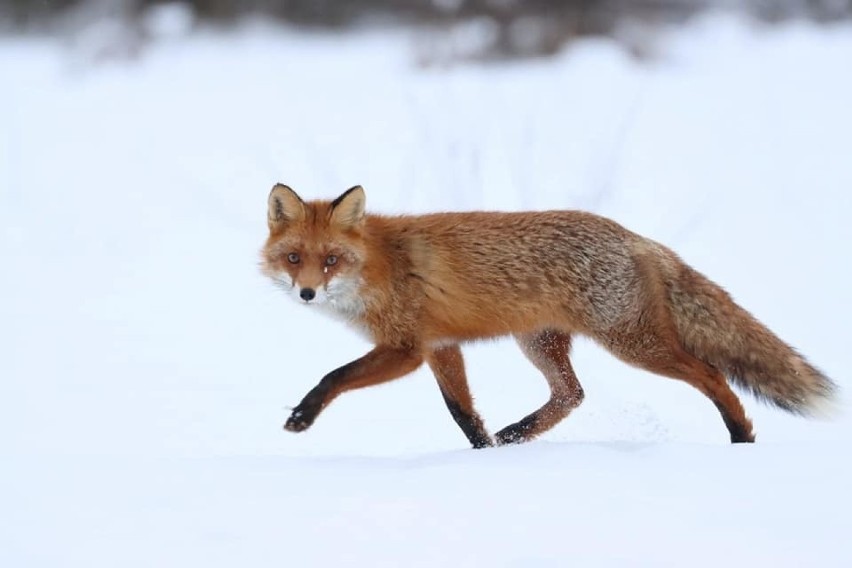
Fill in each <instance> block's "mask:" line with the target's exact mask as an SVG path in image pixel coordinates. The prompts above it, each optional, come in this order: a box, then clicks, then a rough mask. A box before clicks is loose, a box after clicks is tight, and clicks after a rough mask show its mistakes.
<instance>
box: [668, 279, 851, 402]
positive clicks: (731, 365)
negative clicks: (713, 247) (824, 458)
mask: <svg viewBox="0 0 852 568" xmlns="http://www.w3.org/2000/svg"><path fill="white" fill-rule="evenodd" d="M670 267H671V265H670ZM675 272H676V273H674V274H669V275H668V276H669V278H667V280H668V282H667V284H668V290H669V300H670V302H671V306H672V314H673V317H674V321H675V326H676V327H677V329H678V332H679V334H680V337H681V341H682V342H683V346H684V348H685V349H686V350H687V351H689V352H690V353H691V354H693V355H694V356H696V357H698V358H699V359H702V360H703V361H705V362H707V363H709V364H711V365H713V366H714V367H716V368H717V369H719V370H720V371H722V373H724V374H725V375H726V376H727V377H728V380H730V381H731V382H733V383H734V384H735V385H737V386H739V387H741V388H743V389H745V390H747V391H749V392H751V393H752V394H753V395H754V396H755V397H756V398H758V399H759V400H762V401H765V402H769V403H772V404H774V405H776V406H778V407H780V408H782V409H784V410H786V411H788V412H792V413H794V414H801V415H819V414H824V413H826V411H828V410H829V409H830V407H831V406H832V399H833V398H834V395H835V394H836V391H837V386H836V385H835V384H834V383H833V382H832V381H831V380H830V379H829V378H828V377H826V376H825V375H824V374H822V373H821V372H820V371H819V370H818V369H816V368H815V367H813V366H812V365H811V364H810V363H808V362H807V361H806V360H805V358H804V357H802V356H801V355H799V354H798V353H797V352H796V351H795V350H794V349H793V348H792V347H790V346H789V345H787V344H786V343H784V342H783V341H782V340H781V339H779V338H778V337H777V336H776V335H775V334H774V333H772V332H771V331H770V330H769V329H768V328H767V327H766V326H764V325H763V324H762V323H760V322H759V321H757V320H756V319H755V318H754V317H753V316H752V315H751V314H750V313H748V312H747V311H746V310H744V309H743V308H741V307H740V306H738V305H737V304H736V303H734V301H733V300H732V299H731V297H730V296H729V295H728V293H727V292H725V291H724V290H722V289H721V288H720V287H719V286H717V285H716V284H714V283H713V282H711V281H710V280H709V279H707V278H706V277H704V276H703V275H701V274H699V273H698V272H696V271H694V270H693V269H691V268H689V267H688V266H686V265H682V264H681V265H680V266H678V267H677V269H676V270H675Z"/></svg>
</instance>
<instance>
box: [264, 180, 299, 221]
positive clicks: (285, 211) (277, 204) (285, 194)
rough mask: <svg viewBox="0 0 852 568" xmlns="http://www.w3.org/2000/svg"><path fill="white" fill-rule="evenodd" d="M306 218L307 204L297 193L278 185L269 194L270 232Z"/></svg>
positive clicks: (268, 215) (268, 216) (268, 214)
mask: <svg viewBox="0 0 852 568" xmlns="http://www.w3.org/2000/svg"><path fill="white" fill-rule="evenodd" d="M304 218H305V202H304V201H302V198H301V197H299V196H298V195H297V194H296V192H295V191H293V190H292V189H290V188H289V187H287V186H286V185H283V184H280V183H276V184H275V187H273V188H272V191H271V192H270V193H269V211H268V213H267V221H268V222H269V230H270V231H275V230H276V229H280V228H282V227H283V226H284V225H286V224H287V223H293V222H295V221H301V220H302V219H304Z"/></svg>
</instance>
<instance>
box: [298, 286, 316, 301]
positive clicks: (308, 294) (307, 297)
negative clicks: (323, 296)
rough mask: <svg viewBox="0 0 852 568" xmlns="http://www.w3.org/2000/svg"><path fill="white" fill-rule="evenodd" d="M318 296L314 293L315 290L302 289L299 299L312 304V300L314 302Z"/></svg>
mask: <svg viewBox="0 0 852 568" xmlns="http://www.w3.org/2000/svg"><path fill="white" fill-rule="evenodd" d="M316 295H317V293H316V292H315V291H314V289H313V288H302V289H301V290H300V291H299V297H300V298H302V299H303V300H304V301H306V302H310V301H311V300H313V299H314V297H315V296H316Z"/></svg>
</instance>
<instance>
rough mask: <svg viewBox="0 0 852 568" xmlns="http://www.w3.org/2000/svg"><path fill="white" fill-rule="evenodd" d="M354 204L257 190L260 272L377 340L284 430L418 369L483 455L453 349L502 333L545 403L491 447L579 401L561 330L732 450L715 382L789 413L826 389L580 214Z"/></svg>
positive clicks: (777, 348) (350, 195)
mask: <svg viewBox="0 0 852 568" xmlns="http://www.w3.org/2000/svg"><path fill="white" fill-rule="evenodd" d="M364 207H365V196H364V191H363V189H362V188H361V187H359V186H356V187H353V188H352V189H350V190H349V191H347V192H346V193H344V194H343V195H341V196H340V197H338V198H337V199H336V200H334V201H333V202H332V201H312V202H305V201H303V200H302V199H301V198H299V196H298V195H296V193H295V192H293V190H292V189H290V188H288V187H286V186H282V185H276V186H275V187H274V188H273V190H272V193H271V194H270V198H269V213H268V221H269V229H270V233H269V238H268V239H267V242H266V244H265V246H264V248H263V252H262V259H263V260H262V270H263V272H264V273H265V274H266V275H268V276H269V277H270V278H272V279H273V280H274V281H275V282H276V283H278V284H279V285H280V286H282V287H283V288H285V289H287V290H292V291H293V293H294V295H295V294H296V293H298V294H301V297H302V298H303V299H305V298H307V296H309V297H310V298H309V301H310V302H313V303H317V304H320V305H321V306H323V307H324V308H326V309H327V310H329V311H330V312H332V313H333V314H336V315H337V316H339V317H341V318H342V319H344V320H346V321H347V322H348V323H350V324H351V325H353V326H354V327H356V328H358V329H360V330H362V331H363V332H365V333H366V334H368V335H369V337H370V338H371V339H372V341H373V342H374V343H375V345H376V349H375V350H374V351H372V352H371V353H370V354H368V355H367V356H365V357H364V358H362V359H359V360H358V361H355V362H353V363H350V364H349V365H347V366H344V367H342V368H341V369H338V370H336V371H333V372H332V373H330V374H329V375H327V376H326V377H325V378H323V380H322V381H321V382H320V384H319V385H318V386H317V387H315V388H314V389H313V390H312V391H311V392H310V393H309V394H308V395H307V396H306V397H305V400H303V401H302V403H300V405H299V406H297V407H296V409H295V410H294V412H293V415H292V416H291V418H290V419H289V420H288V422H287V425H286V426H285V427H286V428H287V429H289V430H294V431H300V430H304V429H305V428H307V427H309V426H310V424H311V423H312V422H313V420H314V419H315V418H316V416H317V415H318V414H319V412H320V411H321V410H322V408H324V407H325V406H326V405H327V404H328V402H330V401H331V399H332V398H334V397H335V396H337V395H338V394H340V393H342V392H345V391H346V390H351V389H354V388H361V387H364V386H369V385H371V384H376V383H379V382H384V381H388V380H393V379H395V378H397V377H400V376H403V375H405V374H407V373H408V372H410V371H412V370H414V369H415V368H417V367H418V366H419V365H420V364H421V363H422V362H423V361H428V363H429V365H430V367H431V368H432V370H433V372H434V373H435V376H436V378H437V379H438V382H439V386H440V387H441V392H442V394H443V395H444V398H445V400H446V401H447V405H448V406H449V407H450V410H451V412H452V414H453V417H454V418H455V419H456V421H457V422H458V423H459V426H460V427H461V428H462V430H463V431H464V433H465V435H467V437H468V439H469V440H470V441H471V443H472V444H473V445H474V446H475V447H481V446H484V445H489V444H490V443H491V438H490V437H489V436H488V434H487V432H485V429H484V427H483V426H482V421H481V419H480V418H479V416H478V414H477V413H476V411H475V409H474V408H473V400H472V398H471V397H470V393H469V389H468V387H467V381H466V378H465V375H464V362H463V359H462V356H461V352H460V350H459V349H458V347H457V346H458V345H459V344H462V343H465V342H468V341H473V340H478V339H484V338H492V337H499V336H504V335H514V336H515V337H516V338H518V341H519V343H520V344H521V346H522V348H523V350H524V352H525V353H526V354H527V356H528V358H529V359H530V360H531V361H532V362H533V363H534V364H535V365H536V366H537V367H538V368H539V369H540V370H541V372H542V373H543V374H544V375H545V377H546V378H547V380H548V382H549V384H550V386H551V391H552V397H551V400H550V401H548V403H547V404H545V405H544V406H543V407H542V408H540V409H539V410H538V411H536V412H534V413H532V414H530V415H529V416H527V417H525V418H524V419H523V420H521V421H519V422H517V423H515V424H512V425H510V426H508V427H506V428H504V429H503V430H502V431H500V432H499V433H498V434H497V441H498V442H500V443H508V442H519V441H524V440H528V439H531V438H532V437H534V436H536V435H538V434H540V433H541V432H543V431H545V430H547V429H548V428H550V427H552V426H553V425H554V424H556V423H557V422H558V421H559V420H561V419H562V418H564V417H565V416H566V415H567V414H568V413H569V412H570V410H571V409H573V408H574V407H576V406H577V405H579V404H580V402H581V400H582V396H583V391H582V388H581V387H580V383H579V381H577V378H576V376H574V372H573V370H572V368H571V365H570V361H569V359H568V356H569V349H570V343H571V341H570V340H571V336H572V335H574V334H581V335H585V336H589V337H591V338H593V339H595V340H596V341H598V342H599V343H600V344H601V345H603V346H604V347H606V348H607V349H609V350H610V351H611V352H612V353H613V354H614V355H616V356H617V357H619V358H620V359H622V360H624V361H626V362H627V363H630V364H632V365H636V366H638V367H641V368H644V369H647V370H650V371H652V372H655V373H658V374H661V375H664V376H668V377H672V378H677V379H680V380H684V381H686V382H687V383H689V384H691V385H692V386H694V387H695V388H697V389H698V390H699V391H701V392H702V393H704V394H705V395H706V396H708V397H709V398H710V399H711V400H712V401H713V403H714V404H715V405H716V406H717V408H718V409H719V411H720V413H721V414H722V418H723V419H724V422H725V424H726V426H727V427H728V430H729V432H730V434H731V440H732V441H735V442H739V441H753V439H754V436H753V434H752V426H751V422H750V421H749V419H748V418H747V417H746V415H745V411H744V410H743V408H742V405H741V404H740V402H739V400H738V399H737V397H736V395H735V394H734V393H733V391H731V389H730V387H729V386H728V384H727V380H726V377H727V378H728V379H730V380H732V381H734V382H736V383H738V384H741V385H743V386H745V387H746V388H748V389H750V390H751V391H752V392H753V393H754V394H756V395H757V396H758V397H761V398H764V399H766V400H768V401H770V402H772V403H775V404H777V405H778V406H780V407H782V408H784V409H786V410H790V411H793V412H800V413H806V412H808V411H809V410H811V409H812V408H813V407H814V406H815V405H817V404H818V403H819V402H820V400H821V399H826V398H829V397H830V396H831V395H832V393H833V390H834V385H833V383H831V381H829V380H828V379H827V378H826V377H825V376H824V375H822V374H821V373H820V372H819V371H817V370H816V369H815V368H814V367H812V366H810V365H809V364H808V363H807V362H806V361H805V360H804V359H803V358H802V357H801V356H799V355H798V354H797V353H796V352H795V351H793V350H792V349H791V348H790V347H788V346H787V345H786V344H784V343H783V342H782V341H781V340H780V339H778V338H777V337H776V336H775V335H774V334H772V332H770V331H769V330H768V329H766V328H765V327H764V326H763V325H762V324H760V323H759V322H758V321H757V320H755V319H754V318H753V317H752V316H751V315H749V314H748V313H747V312H746V311H745V310H743V309H742V308H741V307H739V306H738V305H737V304H735V303H734V302H733V301H732V300H731V299H730V297H729V296H728V295H727V294H726V293H725V292H724V291H723V290H722V289H721V288H719V287H718V286H717V285H715V284H713V283H712V282H710V281H709V280H708V279H706V278H705V277H703V276H702V275H700V274H699V273H697V272H696V271H694V270H693V269H692V268H690V267H689V266H687V265H686V264H685V263H683V262H682V261H681V260H680V259H679V258H678V257H677V255H675V254H674V253H673V252H672V251H671V250H669V249H667V248H666V247H664V246H662V245H660V244H658V243H656V242H654V241H651V240H649V239H646V238H644V237H641V236H640V235H637V234H635V233H632V232H630V231H628V230H627V229H625V228H624V227H622V226H620V225H618V224H617V223H615V222H613V221H611V220H608V219H605V218H602V217H599V216H596V215H593V214H590V213H584V212H580V211H541V212H520V213H489V212H469V213H438V214H431V215H421V216H398V217H391V216H380V215H368V214H366V213H365V211H364ZM305 294H307V296H305ZM314 294H316V299H314Z"/></svg>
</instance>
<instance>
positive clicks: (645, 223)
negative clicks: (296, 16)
mask: <svg viewBox="0 0 852 568" xmlns="http://www.w3.org/2000/svg"><path fill="white" fill-rule="evenodd" d="M659 42H660V44H661V56H660V58H659V59H657V60H655V61H652V62H647V63H640V62H636V61H634V60H632V59H630V57H629V56H627V55H626V54H625V53H624V52H623V51H622V50H621V49H620V48H619V47H618V46H617V45H616V44H613V43H611V42H608V41H603V40H584V41H581V42H578V43H576V44H574V45H573V46H571V47H570V48H568V49H566V50H565V51H564V52H563V53H562V54H560V55H559V56H558V57H557V58H555V59H553V60H549V61H535V62H526V63H507V64H499V65H497V64H491V65H485V66H465V65H458V66H443V67H430V68H423V67H420V66H418V65H416V64H414V60H415V59H416V58H415V57H413V51H412V42H411V39H410V37H409V36H407V35H404V34H393V33H388V32H382V33H363V34H354V35H348V36H325V35H308V34H302V33H297V32H295V31H292V30H288V29H278V28H272V27H268V26H262V25H259V24H255V25H252V26H246V27H245V28H244V29H242V30H240V31H239V32H236V33H230V34H225V33H223V32H212V31H205V30H203V29H201V30H196V31H194V32H192V33H190V34H188V35H186V34H184V33H183V32H181V33H177V32H175V33H169V34H164V36H163V37H162V38H161V40H160V41H158V42H157V43H155V44H154V45H153V46H152V47H151V48H150V49H148V50H147V51H142V52H141V53H140V54H139V55H138V58H136V59H130V60H118V61H115V60H113V61H106V62H101V63H98V64H93V63H92V62H90V61H88V60H87V59H86V58H85V57H84V56H83V55H81V51H80V50H76V49H72V48H70V47H69V44H68V43H65V42H64V41H60V40H58V39H53V40H51V39H23V38H8V37H7V38H2V39H0V78H2V86H3V88H2V89H0V125H2V127H0V258H2V261H3V262H2V272H0V322H2V324H0V345H2V347H0V377H2V379H0V460H1V461H0V464H2V467H0V487H2V489H0V503H2V510H3V512H4V514H3V515H0V565H3V566H87V567H90V566H114V565H117V564H120V565H123V566H152V565H156V566H186V565H206V566H233V565H235V564H239V565H246V566H273V565H274V566H280V565H281V564H282V563H286V564H290V563H302V564H307V565H310V566H337V565H366V564H370V565H375V566H397V565H409V566H421V565H422V566H435V565H444V564H451V563H452V564H454V565H458V566H480V565H483V566H489V565H490V566H526V565H530V564H534V565H543V566H561V565H566V564H569V563H571V564H576V565H583V566H618V565H625V564H629V565H637V566H660V565H678V564H687V563H688V564H690V565H694V566H713V565H718V564H719V563H721V562H724V563H726V564H728V565H734V566H739V565H774V566H801V565H803V564H805V563H807V564H811V563H813V564H815V565H819V566H846V565H849V563H850V561H852V552H850V549H849V547H848V545H847V538H848V532H849V523H848V522H847V521H846V518H845V517H846V513H847V511H848V510H849V509H850V508H851V507H852V492H850V491H849V490H848V479H849V477H850V473H852V468H850V458H849V457H848V455H849V448H850V446H849V442H850V440H852V428H850V426H852V419H850V417H849V414H848V412H847V413H841V415H840V416H839V417H837V418H835V419H833V420H830V421H806V420H803V419H800V418H796V417H791V416H788V415H786V414H784V413H782V412H780V411H777V410H774V409H771V408H766V407H763V406H760V405H758V404H757V403H756V402H755V401H754V400H753V399H750V398H748V397H747V396H745V395H744V396H743V402H744V404H745V405H746V408H747V410H748V411H749V414H750V415H751V417H752V418H753V419H754V422H755V426H756V431H757V435H758V443H757V444H754V445H748V446H731V445H729V444H727V443H726V439H727V432H726V431H725V428H724V426H723V424H722V422H721V420H720V418H719V416H718V413H717V412H716V410H715V409H714V408H713V406H712V404H710V403H709V401H707V400H706V399H705V398H704V397H702V396H701V395H700V394H698V393H696V392H694V391H693V390H691V389H690V388H689V387H687V386H685V385H682V384H680V383H678V382H675V381H670V380H667V379H663V378H659V377H655V376H651V375H648V374H646V373H643V372H641V371H637V370H635V369H631V368H629V367H626V366H625V365H623V364H622V363H620V362H618V361H616V360H615V359H614V358H613V357H611V356H610V355H608V354H607V353H605V352H604V351H602V350H601V349H600V348H598V347H596V346H595V345H594V344H592V343H590V342H585V341H580V342H577V345H576V346H575V351H574V356H573V358H572V360H573V363H574V367H575V370H576V371H577V375H578V377H579V378H580V381H581V382H582V384H583V386H584V388H585V391H586V400H585V401H584V403H583V405H582V406H581V407H580V408H579V409H577V410H576V411H575V412H574V413H573V414H572V415H571V416H570V417H569V418H568V419H566V420H565V421H563V422H562V423H560V424H559V425H558V426H557V427H556V428H554V429H553V430H552V431H550V432H548V433H547V434H546V435H544V436H542V438H541V440H539V441H536V442H533V443H531V444H528V445H525V446H521V447H508V448H497V449H489V450H481V451H472V450H468V449H467V442H466V440H465V438H464V436H463V435H462V434H461V432H460V431H459V430H458V428H457V427H456V425H455V424H454V423H453V421H452V419H451V418H450V416H449V413H448V412H447V410H446V408H445V407H444V403H443V401H442V400H441V396H440V393H439V392H438V389H437V388H436V385H435V384H434V379H432V378H431V376H430V375H429V373H428V371H427V370H426V369H421V370H420V371H418V372H417V373H414V374H413V375H412V376H410V377H408V378H406V379H404V380H400V381H397V382H394V383H391V384H388V385H385V386H382V387H377V388H372V389H368V390H365V391H360V392H354V393H347V394H346V395H344V396H342V397H341V398H339V399H338V400H336V401H335V402H334V403H333V404H332V405H330V406H329V407H328V408H327V409H326V410H325V411H324V412H323V414H322V415H321V416H320V417H319V418H318V420H317V422H316V423H315V424H314V426H313V427H312V428H311V429H310V430H309V431H308V432H306V433H302V434H298V435H296V434H291V433H289V432H284V431H283V430H282V428H281V426H282V424H283V422H284V420H285V419H286V417H287V416H288V413H289V411H288V407H289V406H293V405H295V404H296V403H298V402H299V400H300V399H301V397H302V396H303V395H304V394H305V393H306V392H307V391H308V390H309V389H310V388H311V387H312V386H313V385H314V384H316V381H317V380H318V379H319V378H320V377H321V376H322V375H323V374H325V373H326V372H328V371H329V370H331V369H333V368H334V367H336V366H339V365H341V364H344V363H346V362H348V361H350V360H352V359H354V358H356V357H358V356H360V355H362V354H363V353H364V352H366V350H367V349H368V348H369V345H368V344H367V343H366V342H365V340H364V339H363V338H362V337H361V336H360V335H358V334H357V333H355V332H353V330H351V329H349V328H347V326H345V325H343V324H341V323H340V322H335V321H333V320H330V319H328V318H326V317H324V315H322V314H319V313H316V312H315V311H312V310H311V309H310V307H305V306H299V305H297V304H296V303H295V302H292V301H291V300H290V299H289V298H286V297H285V296H284V295H283V294H282V293H281V291H280V290H278V289H277V288H276V287H275V286H274V285H273V284H272V283H271V282H269V281H267V280H266V279H265V278H264V277H263V276H262V275H260V273H259V271H258V258H259V257H258V250H259V248H260V246H261V244H262V241H263V239H264V237H265V231H266V222H265V216H266V210H265V208H266V197H267V193H268V191H269V189H270V188H271V187H272V185H273V183H275V182H277V181H281V182H284V183H287V184H288V185H290V186H292V187H293V188H294V189H296V191H298V192H299V193H300V194H301V195H302V196H303V197H306V198H314V197H325V198H329V197H334V196H336V195H338V194H339V193H341V192H342V191H344V190H345V189H347V188H348V187H351V186H352V185H354V184H356V183H358V184H362V185H363V186H364V187H365V189H366V192H367V202H368V209H371V210H374V211H380V212H387V213H402V212H408V213H416V212H427V211H435V210H441V209H503V210H511V209H522V208H523V209H526V208H582V209H589V210H592V211H595V212H598V213H601V214H603V215H607V216H610V217H612V218H614V219H616V220H618V221H619V222H621V223H623V224H625V225H626V226H628V227H630V228H631V229H633V230H636V231H638V232H640V233H643V234H645V235H647V236H650V237H653V238H655V239H658V240H660V241H662V242H664V243H666V244H668V245H670V246H672V247H673V248H674V249H675V250H677V251H678V252H679V253H680V254H681V255H682V256H683V257H684V258H685V259H686V260H687V261H688V262H690V263H691V264H692V265H693V266H695V267H696V268H698V269H699V270H701V271H702V272H704V273H705V274H707V275H708V276H710V277H711V278H712V279H714V280H715V281H717V282H719V283H720V284H722V285H723V286H725V287H726V289H728V290H729V291H730V292H731V293H732V295H733V296H734V297H735V298H736V299H737V300H738V301H739V302H740V303H741V304H742V305H744V306H745V307H746V308H747V309H749V310H750V311H751V312H752V313H754V314H755V315H756V316H757V317H759V318H760V319H761V320H762V321H764V322H765V323H766V324H767V325H769V327H770V328H772V329H773V330H775V331H776V332H777V333H778V334H779V335H780V336H781V337H782V338H784V339H785V340H786V341H788V342H789V343H791V344H792V345H794V346H795V347H796V348H797V349H799V350H800V351H801V352H802V353H804V354H805V355H806V356H807V357H808V358H809V359H810V360H811V361H812V362H813V363H814V364H816V365H817V366H818V367H820V368H821V369H823V370H824V371H825V372H826V373H827V374H828V375H829V376H831V377H832V378H834V380H836V381H837V382H838V383H839V384H840V385H841V387H843V388H844V391H847V390H848V389H849V385H850V383H849V380H848V379H847V376H846V373H844V368H845V366H844V364H843V363H844V362H845V360H846V359H847V358H848V357H846V356H845V355H846V353H847V351H848V346H847V343H848V342H847V334H846V323H847V322H848V321H849V320H850V319H852V304H850V302H849V301H848V289H849V280H850V275H849V269H848V264H849V263H848V259H849V246H850V243H852V228H850V224H849V223H848V219H849V217H850V215H852V197H850V195H852V194H850V192H849V188H850V187H852V160H850V159H849V155H850V148H852V112H850V110H849V103H848V101H850V100H852V75H850V74H849V73H848V63H849V61H850V58H852V28H849V27H848V26H835V27H825V28H814V27H810V26H805V25H790V26H785V27H780V28H771V29H770V28H760V27H753V26H750V25H748V24H744V23H742V22H739V21H738V20H734V19H729V18H721V17H716V18H707V19H703V20H700V21H698V22H695V23H693V24H691V25H690V27H688V28H687V29H685V30H683V31H680V32H677V33H672V34H667V35H666V36H665V37H663V38H661V39H660V40H659ZM83 51H85V50H83ZM465 355H466V360H467V366H468V372H469V374H470V381H471V387H472V390H473V393H474V395H475V396H476V399H477V407H478V409H479V410H480V412H481V414H482V416H483V418H484V420H485V421H486V425H487V426H488V428H489V430H490V431H491V432H495V431H497V430H499V429H500V428H502V427H503V426H505V425H506V424H508V423H510V422H513V421H515V420H517V419H519V418H520V417H522V416H523V415H525V414H527V413H528V412H529V411H531V410H533V409H534V408H536V407H538V406H539V405H540V404H541V403H542V402H543V401H544V400H545V399H546V397H547V392H548V391H547V384H546V381H545V380H544V379H543V378H542V377H540V376H538V374H537V372H536V371H535V369H534V368H533V367H532V366H531V365H530V364H529V362H527V361H526V359H525V358H524V356H523V354H522V353H521V352H520V350H519V349H518V348H517V346H515V345H514V343H513V342H511V341H508V340H502V341H499V342H489V343H485V344H478V345H474V346H469V347H467V348H466V349H465ZM845 400H846V399H845V398H844V399H842V400H841V401H840V405H841V410H842V409H843V407H845V405H846V402H845Z"/></svg>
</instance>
